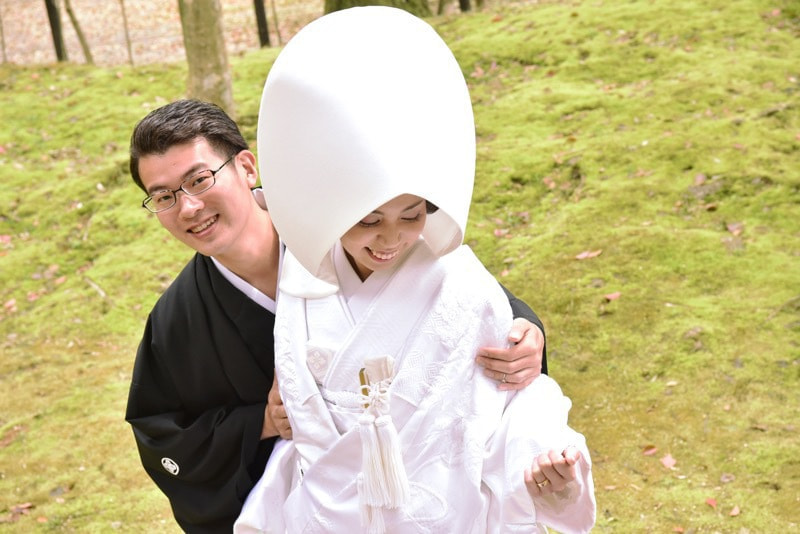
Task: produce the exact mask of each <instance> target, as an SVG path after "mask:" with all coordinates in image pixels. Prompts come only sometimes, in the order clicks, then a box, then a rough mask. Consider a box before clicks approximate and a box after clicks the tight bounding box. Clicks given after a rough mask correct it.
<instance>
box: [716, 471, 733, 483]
mask: <svg viewBox="0 0 800 534" xmlns="http://www.w3.org/2000/svg"><path fill="white" fill-rule="evenodd" d="M734 480H736V476H735V475H733V474H731V473H722V476H720V477H719V481H720V482H722V483H723V484H727V483H729V482H733V481H734Z"/></svg>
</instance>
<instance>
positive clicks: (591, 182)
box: [0, 0, 800, 532]
mask: <svg viewBox="0 0 800 534" xmlns="http://www.w3.org/2000/svg"><path fill="white" fill-rule="evenodd" d="M432 23H433V24H434V25H435V26H436V27H437V29H438V30H439V31H440V32H441V34H442V35H443V37H444V38H445V40H446V41H447V42H448V44H450V45H451V47H452V49H453V51H454V53H455V54H456V57H457V58H458V59H459V62H460V63H461V65H462V68H463V70H464V73H465V76H467V79H468V81H469V84H470V88H471V92H472V95H473V101H474V104H475V115H476V122H477V130H478V137H479V143H478V151H479V152H478V172H477V179H476V184H475V194H474V202H473V208H472V212H471V215H470V225H469V230H468V236H467V240H468V242H469V244H470V245H472V246H473V248H474V249H475V250H476V252H477V254H478V255H479V256H480V257H481V258H482V259H483V261H484V262H485V263H486V265H487V267H488V268H489V269H490V270H491V271H492V272H493V273H495V274H496V275H497V277H498V279H500V280H501V281H502V282H503V283H504V284H505V285H507V286H508V287H510V288H512V289H513V290H514V291H515V293H516V294H518V295H519V296H521V297H522V298H524V299H525V300H526V301H527V302H528V303H530V304H531V305H532V306H533V307H534V309H535V310H536V311H537V312H538V313H539V314H540V315H541V316H542V317H543V318H544V320H545V323H546V326H547V332H548V352H549V354H548V356H549V360H550V368H551V374H552V375H553V376H555V377H556V378H557V379H558V380H559V382H560V383H561V384H562V386H563V387H564V389H565V391H566V392H567V394H568V395H569V396H570V397H571V398H572V400H573V411H572V414H571V415H572V417H571V422H572V425H573V426H574V427H575V428H576V429H578V430H580V431H581V432H583V433H584V434H585V435H586V436H587V440H588V442H589V445H590V448H591V450H592V454H593V459H594V476H595V484H596V489H597V499H598V522H597V527H596V531H598V532H786V531H790V530H792V529H796V528H797V526H798V524H800V512H799V511H798V510H800V462H799V461H798V460H797V458H796V454H797V451H798V450H800V438H799V437H798V428H797V421H799V420H800V393H798V392H800V387H799V386H800V222H798V221H800V191H798V188H800V178H798V174H797V169H798V168H800V112H799V111H798V105H799V104H800V101H799V99H798V90H799V89H800V62H798V61H797V59H796V54H795V51H796V50H797V49H798V45H800V10H798V8H797V6H796V5H795V4H794V3H792V2H790V1H789V0H775V1H765V0H763V1H762V0H751V1H727V2H723V1H721V0H711V1H709V2H704V3H699V2H688V1H683V2H682V1H676V2H670V3H666V2H651V1H621V0H613V1H612V0H607V1H605V2H580V1H575V2H559V1H551V2H516V3H510V2H509V3H499V2H498V3H493V4H491V5H490V6H489V7H488V8H487V9H486V10H484V11H483V12H476V13H473V14H470V15H457V16H456V15H449V16H445V17H441V18H436V19H433V20H432ZM276 54H277V50H263V51H255V52H252V53H249V54H246V55H243V56H241V57H235V58H232V66H233V70H234V94H235V96H236V101H237V113H238V115H239V120H240V122H241V124H242V128H243V131H244V133H245V135H246V137H247V138H248V139H249V140H250V141H251V142H253V143H254V142H255V128H256V123H257V115H258V102H259V98H260V92H261V87H262V85H263V80H264V77H265V76H266V73H267V72H268V68H269V65H270V64H271V62H272V61H273V60H274V58H275V56H276ZM184 80H185V68H184V67H183V66H181V65H149V66H143V67H138V68H135V69H132V68H129V67H119V68H113V69H112V68H90V67H85V66H77V65H58V66H39V67H19V66H9V65H3V66H2V67H0V119H2V123H3V129H2V130H0V147H2V151H0V181H1V183H2V186H3V187H2V188H0V225H1V226H0V228H2V230H0V304H2V308H0V348H1V350H2V354H3V357H2V360H0V388H2V390H3V396H2V400H0V495H2V501H0V517H5V518H6V522H4V523H0V530H9V531H19V532H29V531H42V532H46V531H58V532H62V531H63V532H69V531H80V532H108V531H110V530H116V531H125V532H141V531H147V532H176V531H177V528H176V526H175V524H174V522H173V521H172V519H171V515H170V512H169V508H168V505H167V504H166V501H165V499H164V498H163V497H162V496H161V495H160V493H159V492H158V491H157V490H156V489H155V487H154V486H153V485H152V483H151V482H150V481H149V479H148V478H147V477H146V475H145V474H144V472H143V471H142V469H141V467H140V466H139V462H138V456H137V453H136V450H135V445H134V443H133V439H132V436H131V432H130V429H129V428H128V427H127V425H126V424H125V423H124V421H123V415H124V409H125V401H126V396H127V387H128V383H129V380H130V372H131V367H132V362H133V356H134V352H135V348H136V344H137V343H138V339H139V336H140V334H141V330H142V328H143V325H144V320H145V318H146V315H147V313H148V311H149V309H150V308H151V306H152V305H153V303H154V302H155V300H156V299H157V298H158V295H159V294H160V292H161V291H163V289H164V288H165V287H166V286H167V285H168V284H169V282H170V281H171V280H172V278H173V277H174V276H175V274H177V272H178V270H179V269H180V267H181V266H182V265H183V263H184V262H185V261H186V259H187V258H188V257H189V255H190V251H189V250H188V249H186V248H185V247H183V245H181V244H179V243H177V242H175V241H174V239H172V238H171V237H170V236H169V235H168V234H167V233H166V232H165V231H163V229H161V228H160V227H159V226H158V224H157V222H156V221H155V220H154V219H153V218H152V217H149V216H147V214H146V213H144V212H143V211H144V210H141V209H138V208H137V206H138V205H139V202H140V201H141V198H140V197H141V193H140V191H139V190H138V189H137V188H135V187H134V186H133V184H132V182H131V180H130V177H129V175H128V173H127V153H126V151H127V145H128V139H129V135H130V131H131V129H132V127H133V125H134V124H135V122H136V121H137V120H138V119H139V118H141V117H142V116H143V115H144V114H145V113H146V112H147V111H149V110H150V109H153V108H154V107H156V106H158V105H160V104H163V103H166V102H168V101H171V100H173V99H175V98H179V97H181V96H182V92H183V83H184ZM586 251H591V252H595V253H597V252H598V251H599V253H597V254H596V255H594V256H593V257H590V258H587V259H582V260H580V259H576V256H578V255H579V254H580V253H582V252H586ZM616 292H618V293H619V297H618V298H616V299H613V298H611V299H610V298H608V297H607V295H612V294H613V293H616ZM670 458H671V459H673V460H674V461H675V463H674V465H673V466H672V467H667V466H665V463H666V464H669V462H668V460H669V459H670ZM28 504H29V505H30V506H28ZM21 505H25V506H21ZM15 507H16V508H15ZM15 510H25V511H26V512H27V513H25V514H22V515H18V516H17V515H15ZM12 516H13V519H14V520H13V521H11V519H12Z"/></svg>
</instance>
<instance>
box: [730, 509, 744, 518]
mask: <svg viewBox="0 0 800 534" xmlns="http://www.w3.org/2000/svg"><path fill="white" fill-rule="evenodd" d="M741 513H742V511H741V510H739V507H738V506H734V507H733V510H731V513H730V514H728V515H730V516H731V517H736V516H737V515H739V514H741Z"/></svg>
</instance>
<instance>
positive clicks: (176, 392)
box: [126, 258, 275, 533]
mask: <svg viewBox="0 0 800 534" xmlns="http://www.w3.org/2000/svg"><path fill="white" fill-rule="evenodd" d="M189 267H190V268H191V269H190V271H191V272H190V273H189V274H188V275H187V274H186V270H185V271H184V272H183V273H181V275H180V276H179V277H178V279H177V280H176V281H175V282H174V283H173V285H172V286H171V287H170V289H169V290H168V291H167V292H166V293H165V294H164V295H163V296H162V298H161V300H159V303H158V304H157V305H156V307H155V308H154V310H153V312H152V313H151V315H150V317H149V318H148V322H147V325H146V328H145V332H144V335H143V338H142V342H141V344H140V346H139V350H138V352H137V355H136V363H135V365H134V371H133V378H132V382H131V388H130V393H129V397H128V407H127V413H126V420H127V421H128V422H129V423H130V424H131V426H132V428H133V433H134V436H135V438H136V444H137V447H138V450H139V455H140V457H141V461H142V465H143V467H144V469H145V471H146V472H147V474H148V475H149V476H150V477H151V478H152V479H153V481H154V482H155V483H156V485H158V487H159V488H160V489H161V491H162V492H163V493H164V494H165V495H166V496H167V497H168V498H169V502H170V505H171V506H172V510H173V514H174V516H175V519H176V520H177V521H178V524H179V525H180V526H181V528H182V529H184V530H185V531H186V532H189V533H209V532H231V530H232V526H233V522H234V521H235V520H236V518H237V517H238V515H239V512H240V511H241V507H242V504H243V502H244V500H245V498H246V497H247V494H248V493H249V492H250V490H251V489H252V487H253V485H254V484H255V482H256V481H257V480H258V478H259V477H260V476H261V474H262V473H263V470H264V466H265V465H266V462H267V459H268V458H269V454H270V453H271V451H272V446H273V445H274V442H275V438H272V439H267V440H261V439H260V437H261V431H262V426H263V422H264V410H265V407H266V403H267V393H268V391H269V388H270V386H271V385H272V373H273V367H274V359H273V354H272V325H273V322H272V321H274V316H272V315H271V314H268V313H266V312H265V310H263V308H260V307H259V306H257V305H256V304H255V303H253V302H252V301H250V299H249V298H247V297H246V296H244V295H243V294H241V293H240V292H238V290H236V289H235V288H233V287H232V286H230V287H228V286H227V285H226V283H227V281H225V280H222V279H221V278H217V276H218V275H219V273H218V272H216V271H213V272H210V271H209V269H211V268H213V267H210V266H209V265H207V264H206V263H205V262H204V261H203V260H202V258H200V259H196V260H195V261H194V262H193V263H192V264H190V266H189ZM215 273H216V274H215ZM219 276H220V277H221V275H219ZM223 282H224V283H223Z"/></svg>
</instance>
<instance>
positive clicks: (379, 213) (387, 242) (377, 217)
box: [342, 195, 427, 280]
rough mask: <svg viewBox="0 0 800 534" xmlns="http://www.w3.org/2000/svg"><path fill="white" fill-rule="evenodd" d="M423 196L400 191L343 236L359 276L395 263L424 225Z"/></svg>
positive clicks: (415, 238) (343, 245)
mask: <svg viewBox="0 0 800 534" xmlns="http://www.w3.org/2000/svg"><path fill="white" fill-rule="evenodd" d="M426 216H427V214H426V211H425V199H423V198H421V197H418V196H415V195H400V196H398V197H395V198H393V199H392V200H390V201H389V202H387V203H386V204H383V205H382V206H379V207H378V208H376V209H375V210H374V211H373V212H372V213H370V214H369V215H367V216H366V217H364V218H363V219H361V220H360V221H359V222H358V223H357V224H356V225H355V226H353V227H352V228H350V230H348V231H347V233H345V234H344V235H343V236H342V247H343V248H344V250H345V252H346V253H347V258H348V259H349V260H350V265H352V266H353V269H355V271H356V273H358V276H359V278H361V280H366V278H367V277H368V276H369V275H370V274H372V272H373V271H377V270H380V269H385V268H387V267H390V266H392V265H395V264H396V263H397V262H398V261H400V259H401V258H403V256H404V255H405V253H406V252H408V249H409V248H410V247H411V246H412V245H413V244H414V243H415V242H416V241H417V239H418V238H419V235H420V234H421V233H422V229H423V228H425V218H426Z"/></svg>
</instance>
